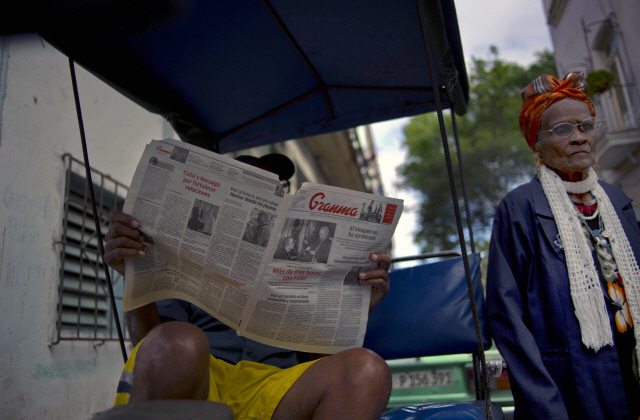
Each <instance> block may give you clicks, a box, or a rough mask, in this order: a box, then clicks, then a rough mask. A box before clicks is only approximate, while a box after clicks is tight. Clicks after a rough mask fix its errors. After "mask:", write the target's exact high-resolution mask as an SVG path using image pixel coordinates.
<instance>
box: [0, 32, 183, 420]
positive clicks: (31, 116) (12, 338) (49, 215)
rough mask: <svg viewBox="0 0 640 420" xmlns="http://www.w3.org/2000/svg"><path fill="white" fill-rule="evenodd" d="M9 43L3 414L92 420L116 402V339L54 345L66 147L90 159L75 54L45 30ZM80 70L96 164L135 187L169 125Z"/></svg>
mask: <svg viewBox="0 0 640 420" xmlns="http://www.w3.org/2000/svg"><path fill="white" fill-rule="evenodd" d="M0 41H2V42H0V46H2V45H3V46H4V47H3V48H4V52H5V53H6V52H7V48H8V54H5V57H9V58H8V68H7V62H6V60H5V61H4V62H2V61H0V62H2V63H4V64H2V65H3V68H2V69H0V118H1V120H0V124H1V131H0V197H1V198H2V201H1V202H0V289H1V291H0V314H1V315H0V395H1V396H0V418H3V419H39V418H47V419H87V418H89V417H90V415H91V413H93V412H95V411H96V410H101V409H105V408H108V407H109V406H111V404H112V402H113V398H114V396H115V390H116V386H117V381H118V378H119V375H120V371H121V369H122V366H123V361H122V357H121V354H120V349H119V345H118V343H117V342H107V343H105V344H104V345H102V346H98V347H94V346H93V344H94V343H93V342H71V341H63V342H61V343H60V344H58V345H56V346H52V347H49V345H48V344H49V343H50V342H51V341H52V340H53V339H54V337H55V331H56V330H55V319H56V314H57V310H56V305H57V299H58V292H57V286H58V283H59V268H60V261H59V260H60V258H59V253H60V249H59V246H58V245H55V244H54V242H55V241H58V240H60V236H61V228H62V225H61V222H62V218H63V214H62V210H63V208H62V206H63V198H64V166H63V162H62V155H63V154H64V153H71V154H72V155H73V156H74V157H77V158H79V159H82V149H81V145H80V136H79V131H78V123H77V118H76V111H75V104H74V99H73V90H72V86H71V79H70V72H69V65H68V59H67V58H66V57H65V56H63V55H62V54H60V53H59V52H58V51H57V50H55V49H54V48H53V47H51V46H50V45H49V44H47V43H46V42H44V41H42V40H41V39H40V38H39V37H38V36H36V35H20V36H11V37H5V38H4V39H3V40H2V39H0ZM3 70H4V73H5V74H6V77H2V74H3ZM76 72H77V77H78V89H79V92H80V100H81V104H82V109H83V116H84V123H85V128H86V135H87V142H88V148H89V157H90V163H91V166H92V167H94V168H96V169H98V170H100V171H102V172H105V173H107V174H111V175H112V176H113V177H114V178H115V179H117V180H119V181H121V182H123V183H125V184H127V185H128V184H129V183H130V180H131V177H132V176H133V171H134V169H135V167H136V165H137V162H138V159H139V158H140V155H141V154H142V151H143V148H144V145H145V144H146V143H147V142H149V141H150V140H152V139H161V138H164V137H166V134H167V126H166V123H164V122H163V119H162V118H161V117H160V116H158V115H154V114H151V113H149V112H147V111H145V110H144V109H142V108H141V107H139V106H138V105H136V104H134V103H133V102H131V101H130V100H128V99H126V98H125V97H123V96H122V95H120V94H119V93H117V92H115V91H114V90H113V89H111V88H110V87H108V86H107V85H105V84H104V83H102V82H101V81H99V80H98V79H96V78H95V77H94V76H92V75H90V74H89V73H88V72H86V71H84V70H83V69H82V68H79V67H76ZM2 98H4V104H3V103H2ZM173 136H175V134H174V135H173Z"/></svg>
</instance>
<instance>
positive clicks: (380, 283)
mask: <svg viewBox="0 0 640 420" xmlns="http://www.w3.org/2000/svg"><path fill="white" fill-rule="evenodd" d="M360 284H361V285H363V286H372V287H377V288H378V289H380V290H382V291H383V292H384V294H385V295H386V294H387V292H388V291H389V282H387V281H384V280H383V279H379V278H378V279H370V280H360Z"/></svg>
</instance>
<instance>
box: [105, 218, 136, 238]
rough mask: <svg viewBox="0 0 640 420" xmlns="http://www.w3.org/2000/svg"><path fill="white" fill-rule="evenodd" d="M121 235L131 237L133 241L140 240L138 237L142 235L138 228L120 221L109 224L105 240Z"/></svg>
mask: <svg viewBox="0 0 640 420" xmlns="http://www.w3.org/2000/svg"><path fill="white" fill-rule="evenodd" d="M122 236H123V237H126V238H130V239H133V240H134V241H140V238H141V237H142V235H141V234H140V231H139V230H137V229H134V228H131V227H129V226H127V225H124V224H122V223H120V222H116V223H114V224H112V225H111V227H110V228H109V232H107V241H112V240H114V239H116V238H119V237H122Z"/></svg>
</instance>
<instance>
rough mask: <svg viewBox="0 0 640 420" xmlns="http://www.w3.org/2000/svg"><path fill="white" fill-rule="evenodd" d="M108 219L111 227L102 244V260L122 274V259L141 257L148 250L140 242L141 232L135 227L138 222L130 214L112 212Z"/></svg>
mask: <svg viewBox="0 0 640 420" xmlns="http://www.w3.org/2000/svg"><path fill="white" fill-rule="evenodd" d="M109 221H111V227H110V228H109V232H107V244H106V245H105V246H104V261H105V262H106V263H107V264H108V265H110V266H111V267H113V268H115V269H116V270H117V271H118V272H119V273H120V274H122V275H123V276H124V259H125V258H142V257H144V256H145V254H146V253H147V252H148V251H149V250H148V249H147V248H146V247H145V246H144V245H143V244H142V234H141V233H140V232H139V231H138V230H137V229H136V228H137V227H139V226H140V222H138V221H137V220H136V219H134V218H133V217H132V216H130V215H128V214H125V213H119V212H113V213H111V214H110V215H109Z"/></svg>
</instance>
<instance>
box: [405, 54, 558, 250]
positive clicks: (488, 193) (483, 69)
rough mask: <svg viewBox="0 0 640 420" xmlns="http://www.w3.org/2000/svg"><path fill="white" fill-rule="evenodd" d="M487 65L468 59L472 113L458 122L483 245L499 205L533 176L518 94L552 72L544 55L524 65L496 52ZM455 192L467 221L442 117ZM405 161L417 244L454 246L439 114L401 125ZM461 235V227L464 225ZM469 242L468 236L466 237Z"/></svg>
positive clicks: (473, 210)
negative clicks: (416, 202)
mask: <svg viewBox="0 0 640 420" xmlns="http://www.w3.org/2000/svg"><path fill="white" fill-rule="evenodd" d="M490 51H491V57H490V59H489V60H482V59H478V58H473V59H472V60H473V63H472V67H471V72H470V78H469V79H470V85H471V87H470V100H469V109H468V112H467V114H466V115H465V116H463V117H457V118H456V123H457V127H458V134H459V140H460V146H461V150H462V161H463V165H464V176H465V184H466V188H467V194H468V197H469V207H470V210H471V217H472V221H473V230H474V236H475V240H476V244H477V245H479V246H480V247H481V248H482V247H483V246H486V242H487V240H488V237H489V234H490V227H491V222H492V219H493V213H494V211H495V208H496V206H497V205H498V203H499V202H500V200H501V199H502V197H504V195H505V194H506V193H507V192H508V191H509V190H510V189H512V188H513V187H514V186H516V185H518V184H520V183H522V182H524V181H525V180H527V179H528V177H530V176H531V175H533V171H534V170H533V166H532V162H533V156H532V153H531V150H530V149H529V147H528V146H527V144H526V141H525V140H524V138H523V137H522V133H521V132H520V129H519V127H518V115H519V113H520V107H521V105H522V98H521V96H520V91H521V90H522V89H523V88H524V87H525V86H527V85H528V84H529V83H530V82H531V81H532V80H533V79H535V78H536V77H538V76H539V75H540V74H543V73H546V74H555V61H554V57H553V53H552V52H551V51H548V50H545V51H543V52H539V53H537V54H536V56H537V60H536V61H535V62H534V63H533V64H531V65H530V66H528V67H526V68H525V67H522V66H520V65H518V64H516V63H510V62H507V61H504V60H502V59H501V58H500V57H499V55H498V50H497V48H495V47H492V48H491V50H490ZM445 123H446V130H447V135H448V137H449V138H448V144H449V149H450V151H451V158H452V162H453V168H454V173H455V174H456V188H457V191H458V196H459V199H460V208H461V212H462V216H463V223H465V219H464V217H465V213H464V202H463V197H462V189H461V184H460V177H459V174H458V156H457V153H456V149H455V139H454V137H453V129H452V124H451V117H450V115H449V114H448V113H447V114H445ZM404 136H405V139H404V147H405V148H406V150H407V161H406V162H405V163H404V164H403V165H401V166H400V167H399V168H398V175H399V177H400V179H401V182H400V186H401V187H403V188H407V189H413V190H416V191H418V192H419V193H420V195H421V198H422V201H421V203H420V208H419V219H420V223H421V224H420V228H419V229H417V230H416V237H415V238H414V240H415V242H416V243H417V244H419V245H420V246H421V247H422V250H423V251H424V252H431V251H437V250H448V249H455V248H457V247H458V243H459V241H458V234H457V228H456V220H455V214H454V209H453V203H452V200H451V190H450V187H449V178H448V176H447V169H446V163H445V158H444V149H443V147H442V140H441V137H440V129H439V125H438V117H437V114H436V113H430V114H424V115H420V116H417V117H414V118H412V119H411V120H410V122H409V123H408V124H407V125H406V126H405V127H404ZM464 226H465V229H466V223H465V224H464ZM467 239H468V238H467Z"/></svg>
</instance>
